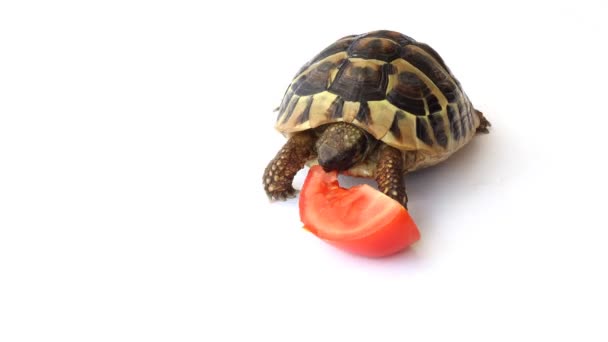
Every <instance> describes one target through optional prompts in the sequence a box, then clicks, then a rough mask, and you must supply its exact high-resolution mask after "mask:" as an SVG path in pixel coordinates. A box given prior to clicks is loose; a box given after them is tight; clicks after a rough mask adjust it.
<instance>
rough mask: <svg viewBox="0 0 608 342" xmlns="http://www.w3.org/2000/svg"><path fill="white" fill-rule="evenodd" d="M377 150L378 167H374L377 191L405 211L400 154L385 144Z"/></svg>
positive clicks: (405, 198) (405, 203)
mask: <svg viewBox="0 0 608 342" xmlns="http://www.w3.org/2000/svg"><path fill="white" fill-rule="evenodd" d="M379 148H380V151H379V152H378V153H379V157H378V165H377V167H376V182H377V183H378V189H379V190H380V191H381V192H383V193H384V194H386V195H387V196H389V197H390V198H392V199H394V200H395V201H397V202H399V203H401V204H402V205H403V206H404V207H405V208H406V209H407V193H406V192H405V184H404V183H403V173H404V171H403V168H404V167H403V155H402V152H401V151H399V150H398V149H396V148H394V147H391V146H389V145H386V144H382V145H381V146H380V147H379Z"/></svg>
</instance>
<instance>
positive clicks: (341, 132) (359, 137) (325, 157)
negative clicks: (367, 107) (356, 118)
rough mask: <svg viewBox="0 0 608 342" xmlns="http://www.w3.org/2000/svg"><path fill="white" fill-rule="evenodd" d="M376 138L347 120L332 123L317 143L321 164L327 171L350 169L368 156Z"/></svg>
mask: <svg viewBox="0 0 608 342" xmlns="http://www.w3.org/2000/svg"><path fill="white" fill-rule="evenodd" d="M374 140H375V139H373V138H372V137H371V136H370V135H369V134H368V133H367V132H365V131H363V130H362V129H360V128H358V127H356V126H353V125H351V124H348V123H345V122H337V123H332V124H330V125H328V127H327V128H326V129H325V130H324V131H323V132H322V133H321V135H320V136H319V139H318V140H317V143H316V150H317V154H318V160H319V165H321V167H323V170H325V171H326V172H329V171H334V170H335V171H344V170H348V169H350V168H351V167H352V166H354V165H355V164H357V163H358V162H360V161H362V160H363V159H364V158H365V157H366V156H367V154H368V152H369V151H370V150H371V149H372V148H373V146H372V145H374V144H373V141H374Z"/></svg>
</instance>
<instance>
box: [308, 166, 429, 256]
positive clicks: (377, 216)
mask: <svg viewBox="0 0 608 342" xmlns="http://www.w3.org/2000/svg"><path fill="white" fill-rule="evenodd" d="M300 219H301V220H302V223H304V228H306V229H307V230H308V231H310V232H312V233H313V234H315V235H316V236H317V237H319V238H320V239H322V240H325V241H326V242H328V243H330V244H332V245H334V246H336V247H338V248H340V249H343V250H345V251H347V252H350V253H354V254H359V255H363V256H368V257H383V256H388V255H391V254H394V253H397V252H399V251H401V250H403V249H405V248H407V247H408V246H409V245H411V244H412V243H414V242H416V241H418V240H419V239H420V232H419V231H418V227H416V224H415V223H414V221H413V220H412V218H411V217H410V215H409V213H408V212H407V210H405V208H404V207H403V206H402V205H400V204H399V203H398V202H397V201H395V200H393V199H392V198H390V197H388V196H386V195H385V194H383V193H381V192H380V191H378V190H376V189H374V188H373V187H371V186H369V185H367V184H362V185H357V186H354V187H352V188H350V189H345V188H341V187H340V184H338V173H337V172H335V171H334V172H329V173H326V172H325V171H323V168H321V167H320V166H319V165H315V166H313V167H312V168H311V169H310V171H309V172H308V176H307V177H306V180H305V181H304V185H303V186H302V190H301V192H300Z"/></svg>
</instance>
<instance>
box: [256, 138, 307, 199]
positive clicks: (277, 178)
mask: <svg viewBox="0 0 608 342" xmlns="http://www.w3.org/2000/svg"><path fill="white" fill-rule="evenodd" d="M314 146H315V138H314V136H313V134H312V132H311V131H310V130H309V131H305V132H301V133H298V134H296V135H294V136H293V137H291V138H290V139H289V140H288V141H287V142H286V143H285V145H283V147H282V148H281V150H280V151H279V153H277V155H276V156H275V157H274V159H273V160H271V161H270V163H268V166H267V167H266V169H265V170H264V177H263V183H264V190H265V191H266V194H267V195H268V198H269V199H270V200H271V201H275V200H283V201H284V200H286V199H288V198H293V197H295V195H296V190H295V189H294V188H293V186H292V182H293V178H294V177H295V175H296V173H298V171H300V169H302V168H303V167H304V164H305V163H306V162H307V161H308V160H310V159H311V158H313V157H314V155H315V152H314Z"/></svg>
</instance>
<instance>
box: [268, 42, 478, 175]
mask: <svg viewBox="0 0 608 342" xmlns="http://www.w3.org/2000/svg"><path fill="white" fill-rule="evenodd" d="M339 121H345V122H349V123H352V124H354V125H356V126H358V127H360V128H362V129H364V130H366V131H367V132H369V133H370V134H372V135H373V136H374V137H375V138H377V139H379V140H381V141H383V142H384V143H386V144H388V145H390V146H393V147H396V148H398V149H400V150H402V151H416V152H417V153H418V154H420V155H421V156H422V159H425V160H426V161H425V162H422V163H421V165H417V167H422V166H428V165H432V164H434V163H436V162H438V161H441V160H443V159H445V158H447V157H448V156H449V155H451V154H452V153H453V152H455V151H456V150H458V149H459V148H460V147H462V146H463V145H465V144H466V143H467V142H468V141H469V140H471V138H472V137H473V135H474V134H475V129H476V127H477V126H479V118H478V117H477V115H475V113H474V109H473V106H472V105H471V102H470V101H469V99H468V98H467V96H466V95H465V93H464V92H463V90H462V88H461V86H460V83H459V82H458V81H457V80H456V79H455V78H454V76H453V75H452V73H451V71H450V70H449V69H448V67H447V66H446V65H445V63H444V61H443V60H442V59H441V57H440V56H439V54H438V53H437V52H436V51H435V50H433V49H432V48H431V47H429V46H428V45H426V44H424V43H420V42H416V41H415V40H414V39H412V38H410V37H408V36H405V35H403V34H401V33H398V32H392V31H374V32H369V33H366V34H363V35H353V36H347V37H344V38H341V39H339V40H338V41H336V42H335V43H333V44H331V45H330V46H328V47H327V48H325V49H324V50H323V51H321V52H320V53H319V54H318V55H317V56H315V57H314V58H313V59H312V60H311V61H310V62H308V63H307V64H306V65H304V67H302V69H301V70H300V71H299V72H298V74H297V75H296V76H295V78H294V79H293V81H292V83H291V84H290V86H289V87H288V89H287V91H286V92H285V96H284V98H283V101H282V103H281V106H280V108H279V115H278V118H277V123H276V128H277V129H278V130H279V131H280V132H282V133H284V134H285V135H288V136H290V135H292V134H293V133H295V132H298V131H303V130H307V129H312V128H316V127H318V126H321V125H323V124H327V123H331V122H339Z"/></svg>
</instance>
